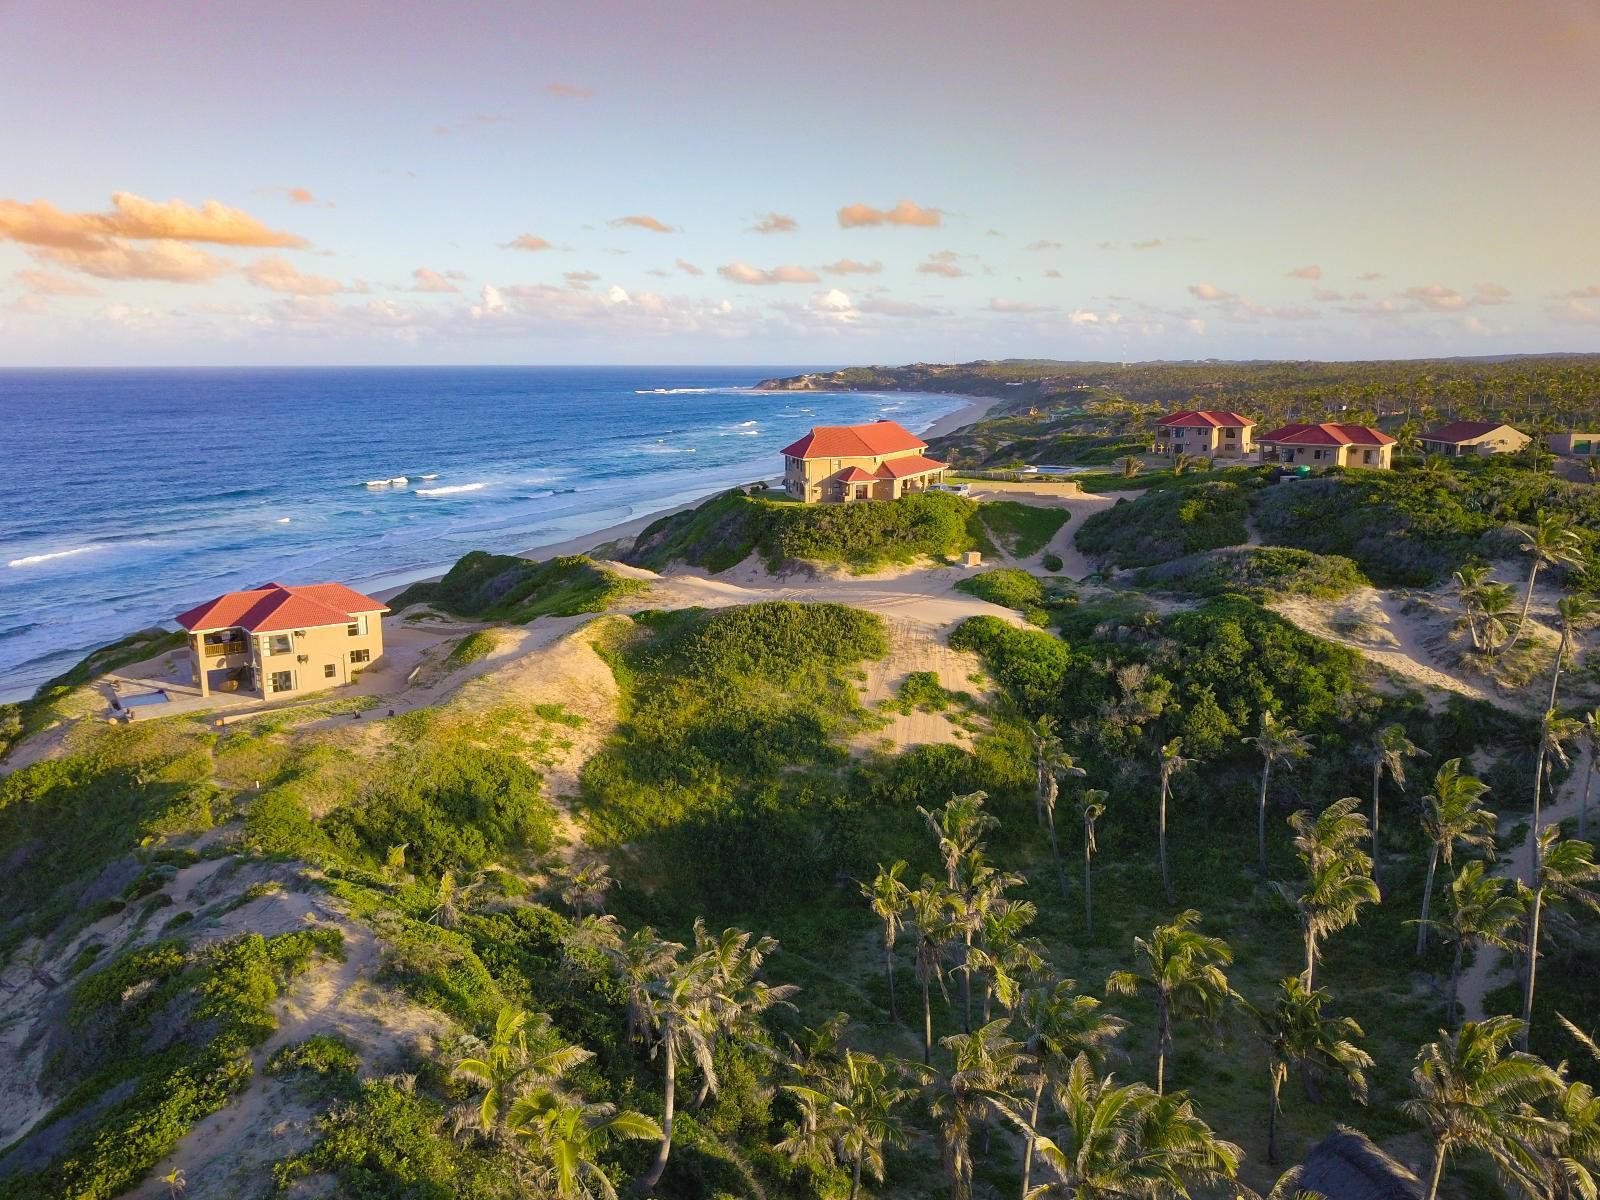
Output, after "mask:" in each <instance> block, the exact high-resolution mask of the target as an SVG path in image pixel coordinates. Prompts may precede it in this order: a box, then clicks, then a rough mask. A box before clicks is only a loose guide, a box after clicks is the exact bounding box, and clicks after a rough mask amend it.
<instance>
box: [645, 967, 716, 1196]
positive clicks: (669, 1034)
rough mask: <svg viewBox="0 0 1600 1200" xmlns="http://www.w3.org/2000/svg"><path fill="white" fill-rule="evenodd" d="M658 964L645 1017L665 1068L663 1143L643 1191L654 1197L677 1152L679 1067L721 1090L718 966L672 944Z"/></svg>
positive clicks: (647, 992) (647, 989)
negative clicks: (691, 1068)
mask: <svg viewBox="0 0 1600 1200" xmlns="http://www.w3.org/2000/svg"><path fill="white" fill-rule="evenodd" d="M659 961H660V962H661V967H660V970H659V973H658V974H657V975H656V976H655V978H653V979H651V980H650V981H649V982H648V983H647V984H646V986H645V989H644V997H645V1004H646V1008H645V1012H644V1017H645V1021H646V1022H647V1027H648V1028H649V1030H650V1031H651V1033H652V1034H653V1035H654V1039H655V1040H654V1044H653V1047H652V1051H651V1056H652V1057H654V1054H655V1051H656V1050H659V1051H660V1052H661V1058H662V1063H663V1079H662V1086H661V1092H662V1113H661V1144H660V1146H659V1147H658V1148H657V1150H656V1156H655V1159H654V1160H653V1161H652V1162H651V1164H650V1167H649V1169H648V1170H647V1171H645V1173H644V1175H643V1176H641V1177H640V1179H639V1183H638V1189H639V1191H640V1193H641V1194H643V1195H649V1194H650V1193H651V1192H652V1191H654V1190H655V1187H656V1185H657V1184H658V1183H660V1182H661V1176H662V1175H663V1174H664V1173H665V1172H666V1169H667V1156H668V1154H670V1153H671V1151H672V1126H673V1118H674V1116H675V1115H676V1112H677V1103H678V1064H679V1062H680V1061H682V1062H692V1063H693V1064H694V1065H695V1066H697V1067H699V1068H700V1075H701V1078H702V1079H703V1080H705V1081H706V1089H707V1090H708V1091H710V1092H715V1091H716V1089H717V1070H716V1065H715V1063H714V1062H713V1061H712V1047H713V1044H714V1042H715V1040H716V1036H717V1031H718V1030H717V1017H716V1013H715V1011H714V1009H713V1000H714V996H713V991H712V976H713V972H714V967H713V964H712V963H711V962H710V961H709V960H708V957H707V956H706V955H704V954H696V955H690V956H688V957H685V953H684V948H683V947H682V946H681V945H678V944H677V943H673V942H666V943H662V946H661V957H660V960H659Z"/></svg>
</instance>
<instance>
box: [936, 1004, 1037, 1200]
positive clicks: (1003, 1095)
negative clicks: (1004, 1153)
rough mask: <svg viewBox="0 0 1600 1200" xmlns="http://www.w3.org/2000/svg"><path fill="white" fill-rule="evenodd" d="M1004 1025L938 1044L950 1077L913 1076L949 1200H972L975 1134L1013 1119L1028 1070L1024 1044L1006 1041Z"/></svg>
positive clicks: (995, 1024)
mask: <svg viewBox="0 0 1600 1200" xmlns="http://www.w3.org/2000/svg"><path fill="white" fill-rule="evenodd" d="M1006 1025H1007V1022H1006V1021H1005V1020H1003V1019H1002V1020H999V1021H991V1022H990V1023H989V1024H987V1025H984V1026H982V1027H981V1028H979V1029H975V1030H973V1031H972V1032H971V1033H957V1034H952V1035H951V1036H950V1037H947V1038H941V1039H940V1042H939V1044H940V1045H941V1046H944V1047H945V1048H946V1049H947V1050H949V1051H950V1056H951V1067H950V1073H949V1074H948V1075H947V1074H943V1073H942V1072H939V1071H936V1070H934V1069H932V1068H931V1067H927V1066H923V1067H921V1068H918V1069H917V1070H916V1074H917V1076H918V1078H920V1079H921V1081H922V1083H923V1087H924V1094H925V1096H926V1099H927V1104H928V1115H929V1116H930V1117H932V1118H933V1125H934V1131H935V1136H936V1137H937V1138H938V1141H939V1158H940V1161H941V1163H942V1165H943V1167H944V1173H945V1177H946V1178H947V1179H948V1180H949V1181H950V1200H971V1197H972V1132H973V1129H974V1127H975V1126H977V1125H979V1124H982V1123H984V1122H986V1121H987V1120H988V1118H989V1116H990V1115H991V1114H993V1113H1005V1114H1007V1115H1009V1114H1010V1113H1011V1111H1012V1110H1013V1107H1014V1105H1015V1097H1014V1096H1013V1095H1012V1094H1011V1089H1012V1088H1013V1087H1014V1086H1015V1085H1016V1083H1017V1082H1018V1080H1019V1079H1020V1077H1021V1076H1022V1074H1023V1072H1024V1071H1025V1070H1026V1069H1027V1068H1028V1067H1029V1066H1031V1065H1032V1059H1031V1058H1030V1057H1029V1056H1028V1054H1027V1053H1025V1052H1024V1050H1023V1048H1022V1043H1021V1042H1019V1041H1017V1040H1016V1039H1014V1038H1012V1037H1010V1036H1008V1035H1007V1033H1006Z"/></svg>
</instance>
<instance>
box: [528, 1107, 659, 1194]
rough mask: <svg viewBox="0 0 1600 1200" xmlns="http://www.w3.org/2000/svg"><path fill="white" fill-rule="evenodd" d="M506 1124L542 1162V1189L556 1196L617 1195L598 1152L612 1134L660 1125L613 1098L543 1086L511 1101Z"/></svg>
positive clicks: (640, 1135) (651, 1132) (636, 1136)
mask: <svg viewBox="0 0 1600 1200" xmlns="http://www.w3.org/2000/svg"><path fill="white" fill-rule="evenodd" d="M506 1123H507V1128H508V1129H509V1130H510V1133H511V1135H512V1136H513V1137H515V1138H516V1139H517V1140H518V1141H520V1142H522V1143H523V1145H524V1146H525V1147H527V1149H528V1150H529V1151H530V1152H531V1153H532V1155H533V1157H534V1158H535V1159H536V1160H537V1161H539V1162H540V1163H541V1164H543V1165H544V1179H543V1180H542V1182H543V1184H544V1185H545V1186H544V1187H543V1188H541V1191H540V1194H541V1195H546V1196H554V1197H556V1198H557V1200H617V1189H616V1188H614V1187H613V1186H612V1185H611V1180H610V1179H609V1178H608V1177H607V1176H606V1173H605V1169H604V1168H603V1167H601V1165H600V1156H601V1155H602V1154H604V1153H605V1151H606V1148H607V1147H608V1146H609V1145H610V1144H611V1142H612V1141H614V1140H616V1139H619V1138H620V1139H624V1140H631V1141H648V1140H650V1139H651V1138H659V1137H660V1136H661V1126H659V1125H658V1124H656V1122H655V1120H654V1119H653V1118H651V1117H647V1116H645V1115H644V1114H643V1113H640V1112H631V1111H629V1112H618V1111H617V1109H616V1106H615V1105H614V1104H587V1103H585V1102H584V1101H582V1100H581V1099H577V1098H574V1097H570V1096H564V1095H562V1094H560V1093H559V1092H556V1091H553V1090H551V1089H548V1088H542V1089H540V1090H539V1091H537V1092H534V1093H533V1094H531V1095H528V1096H524V1097H522V1098H521V1099H520V1100H518V1101H517V1102H516V1103H515V1104H513V1105H512V1106H511V1112H510V1114H509V1115H508V1117H507V1122H506Z"/></svg>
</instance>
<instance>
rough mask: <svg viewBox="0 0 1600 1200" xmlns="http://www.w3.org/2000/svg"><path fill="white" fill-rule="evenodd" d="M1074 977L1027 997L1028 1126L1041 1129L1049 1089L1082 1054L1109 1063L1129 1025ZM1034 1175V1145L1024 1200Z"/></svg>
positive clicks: (1021, 1009) (1026, 1151) (1022, 1019)
mask: <svg viewBox="0 0 1600 1200" xmlns="http://www.w3.org/2000/svg"><path fill="white" fill-rule="evenodd" d="M1077 986H1078V985H1077V984H1076V983H1074V982H1073V981H1072V980H1070V979H1060V980H1057V981H1056V982H1055V983H1053V984H1050V983H1047V984H1042V985H1040V986H1039V987H1036V988H1033V989H1032V990H1030V991H1029V992H1027V993H1026V994H1025V995H1024V996H1023V997H1022V1002H1021V1003H1020V1004H1019V1005H1018V1006H1017V1011H1016V1020H1017V1022H1018V1024H1019V1025H1020V1027H1021V1030H1022V1032H1023V1043H1022V1046H1023V1049H1024V1050H1025V1051H1026V1052H1027V1053H1028V1055H1029V1056H1030V1057H1031V1058H1032V1059H1033V1071H1032V1075H1031V1078H1032V1082H1033V1098H1032V1101H1031V1108H1030V1110H1029V1115H1028V1125H1029V1126H1030V1127H1032V1128H1035V1129H1036V1128H1038V1125H1039V1117H1040V1114H1041V1110H1042V1108H1043V1106H1044V1094H1045V1089H1046V1088H1047V1087H1048V1088H1052V1089H1055V1088H1058V1087H1059V1086H1061V1085H1062V1084H1063V1083H1064V1082H1065V1081H1066V1079H1067V1077H1068V1075H1069V1074H1070V1073H1071V1070H1072V1064H1073V1063H1075V1062H1076V1061H1077V1060H1078V1058H1079V1056H1080V1055H1087V1056H1088V1057H1089V1059H1090V1060H1091V1061H1092V1062H1100V1061H1103V1059H1104V1058H1105V1056H1106V1054H1107V1053H1108V1052H1109V1050H1110V1047H1111V1044H1112V1043H1113V1042H1114V1041H1115V1040H1116V1039H1117V1037H1118V1036H1120V1035H1121V1033H1122V1031H1123V1030H1124V1029H1125V1028H1127V1024H1128V1023H1127V1022H1126V1021H1124V1020H1122V1019H1121V1018H1119V1017H1113V1016H1109V1015H1107V1014H1106V1013H1105V1012H1103V1011H1102V1010H1101V1007H1100V1001H1098V1000H1096V999H1095V998H1094V997H1093V996H1083V995H1079V994H1078V991H1077ZM1032 1171H1033V1142H1032V1140H1031V1139H1030V1140H1029V1142H1028V1144H1027V1145H1026V1146H1024V1147H1023V1151H1022V1198H1023V1200H1027V1197H1028V1192H1029V1179H1030V1177H1031V1175H1032Z"/></svg>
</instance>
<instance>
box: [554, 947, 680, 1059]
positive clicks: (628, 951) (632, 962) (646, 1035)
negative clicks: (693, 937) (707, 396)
mask: <svg viewBox="0 0 1600 1200" xmlns="http://www.w3.org/2000/svg"><path fill="white" fill-rule="evenodd" d="M573 936H574V937H575V938H579V939H580V943H581V944H585V945H590V946H592V947H593V948H594V949H596V950H598V951H599V952H600V953H601V954H603V955H604V956H605V957H606V959H607V961H608V962H609V963H610V966H611V969H612V971H613V972H614V973H615V975H616V977H617V982H618V983H620V984H621V985H622V989H623V992H624V993H625V994H626V996H627V1001H626V1011H627V1017H628V1040H629V1041H630V1042H636V1043H638V1044H640V1045H642V1046H644V1047H645V1049H647V1050H649V1051H650V1052H651V1053H652V1054H654V1053H655V1049H654V1042H653V1033H654V1026H653V1023H652V1019H651V1010H652V1008H653V1006H654V1001H653V1000H652V999H651V988H652V987H653V986H654V985H655V983H656V981H657V980H658V979H660V978H661V977H662V976H664V975H665V974H666V973H667V972H668V971H670V970H671V969H672V965H673V963H674V962H675V961H676V959H677V956H678V955H679V954H681V953H682V952H683V947H682V946H681V945H680V944H678V943H677V942H666V941H662V940H661V939H660V938H659V937H657V936H656V931H655V930H654V929H652V928H650V926H648V925H645V926H643V927H641V928H639V929H636V930H634V931H633V932H632V933H631V934H629V935H628V936H627V937H626V938H624V937H621V936H620V926H618V925H616V923H615V920H614V919H613V918H611V917H600V918H597V919H592V920H591V919H587V918H586V919H585V920H584V921H583V922H580V923H579V925H578V927H577V928H576V929H574V930H573Z"/></svg>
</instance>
